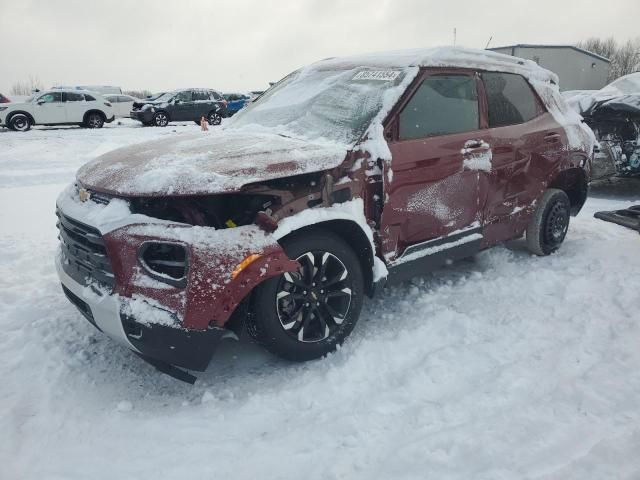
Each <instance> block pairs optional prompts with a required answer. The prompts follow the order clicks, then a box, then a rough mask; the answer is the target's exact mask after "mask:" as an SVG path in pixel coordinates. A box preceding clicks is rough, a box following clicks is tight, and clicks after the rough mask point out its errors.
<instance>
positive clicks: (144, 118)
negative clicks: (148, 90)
mask: <svg viewBox="0 0 640 480" xmlns="http://www.w3.org/2000/svg"><path fill="white" fill-rule="evenodd" d="M153 114H154V111H152V109H150V108H147V109H146V110H131V113H130V114H129V115H130V117H131V118H132V119H134V120H138V121H139V122H142V123H151V121H152V120H153Z"/></svg>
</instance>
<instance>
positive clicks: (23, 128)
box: [8, 113, 31, 132]
mask: <svg viewBox="0 0 640 480" xmlns="http://www.w3.org/2000/svg"><path fill="white" fill-rule="evenodd" d="M8 126H9V128H10V129H11V130H13V131H16V132H27V131H29V130H31V119H30V118H29V116H28V115H25V114H24V113H16V114H15V115H13V116H12V117H11V118H10V119H9V124H8Z"/></svg>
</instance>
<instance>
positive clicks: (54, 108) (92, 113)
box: [0, 89, 114, 132]
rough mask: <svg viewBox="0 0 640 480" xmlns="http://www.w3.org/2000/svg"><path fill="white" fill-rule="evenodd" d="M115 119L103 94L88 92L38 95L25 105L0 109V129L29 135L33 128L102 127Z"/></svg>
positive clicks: (61, 92)
mask: <svg viewBox="0 0 640 480" xmlns="http://www.w3.org/2000/svg"><path fill="white" fill-rule="evenodd" d="M113 119H114V113H113V107H112V106H111V104H110V103H109V102H108V101H106V100H105V99H104V98H102V96H100V95H99V94H97V93H94V92H89V91H84V90H62V89H60V90H58V89H56V90H49V91H46V92H38V93H36V94H34V95H32V96H31V97H29V98H28V99H27V100H26V101H25V102H22V103H8V104H6V105H2V106H0V126H4V127H8V128H10V129H11V130H16V131H18V132H26V131H27V130H29V129H30V128H31V127H32V126H33V125H81V126H83V127H87V128H102V126H103V125H104V124H105V123H109V122H113Z"/></svg>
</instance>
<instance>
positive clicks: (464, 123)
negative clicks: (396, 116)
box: [400, 75, 480, 140]
mask: <svg viewBox="0 0 640 480" xmlns="http://www.w3.org/2000/svg"><path fill="white" fill-rule="evenodd" d="M479 122H480V121H479V115H478V95H477V92H476V84H475V79H474V77H472V76H469V75H434V76H431V77H427V78H426V79H425V81H424V82H422V85H420V87H418V90H417V91H416V93H415V94H414V95H413V97H411V100H409V103H407V105H405V107H404V109H403V110H402V112H401V113H400V140H407V139H412V138H423V137H431V136H434V135H446V134H449V133H459V132H467V131H471V130H477V129H478V128H480V123H479Z"/></svg>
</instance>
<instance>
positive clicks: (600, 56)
mask: <svg viewBox="0 0 640 480" xmlns="http://www.w3.org/2000/svg"><path fill="white" fill-rule="evenodd" d="M503 48H510V49H512V50H514V49H516V48H570V49H572V50H575V51H577V52H580V53H584V54H585V55H589V56H590V57H594V58H597V59H598V60H602V61H604V62H607V63H611V60H609V59H608V58H607V57H603V56H602V55H598V54H597V53H593V52H590V51H589V50H585V49H584V48H580V47H576V46H575V45H537V44H531V43H517V44H515V45H504V46H502V47H492V48H489V49H488V50H493V51H495V50H502V49H503Z"/></svg>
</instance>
